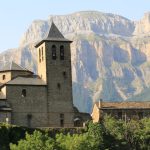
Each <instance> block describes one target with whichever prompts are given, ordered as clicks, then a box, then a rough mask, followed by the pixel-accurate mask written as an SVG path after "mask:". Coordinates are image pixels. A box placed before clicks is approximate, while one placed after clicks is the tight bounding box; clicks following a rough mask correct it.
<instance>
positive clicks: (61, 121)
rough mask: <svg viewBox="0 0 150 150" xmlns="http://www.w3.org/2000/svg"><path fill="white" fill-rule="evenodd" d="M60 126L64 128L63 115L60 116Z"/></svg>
mask: <svg viewBox="0 0 150 150" xmlns="http://www.w3.org/2000/svg"><path fill="white" fill-rule="evenodd" d="M60 126H61V127H64V114H60Z"/></svg>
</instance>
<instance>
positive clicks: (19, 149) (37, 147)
mask: <svg viewBox="0 0 150 150" xmlns="http://www.w3.org/2000/svg"><path fill="white" fill-rule="evenodd" d="M10 149H11V150H55V149H57V146H56V143H55V141H54V139H52V138H50V137H48V135H47V134H42V133H41V132H39V131H36V130H35V131H34V133H33V134H32V135H30V134H28V133H26V137H25V139H23V140H20V141H19V142H18V145H16V144H10Z"/></svg>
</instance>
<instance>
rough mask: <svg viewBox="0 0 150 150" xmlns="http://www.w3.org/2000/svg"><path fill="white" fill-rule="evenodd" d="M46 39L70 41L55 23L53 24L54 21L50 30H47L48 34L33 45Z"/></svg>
mask: <svg viewBox="0 0 150 150" xmlns="http://www.w3.org/2000/svg"><path fill="white" fill-rule="evenodd" d="M46 41H55V42H57V41H58V42H59V41H60V42H70V43H71V42H72V41H70V40H68V39H66V38H65V37H64V36H63V35H62V33H61V32H60V31H59V30H58V28H57V27H56V25H55V24H54V22H53V21H52V24H51V27H50V30H49V32H48V35H47V37H46V38H44V39H43V40H42V41H40V42H38V43H37V44H36V45H35V47H38V46H39V45H41V44H42V43H43V42H46Z"/></svg>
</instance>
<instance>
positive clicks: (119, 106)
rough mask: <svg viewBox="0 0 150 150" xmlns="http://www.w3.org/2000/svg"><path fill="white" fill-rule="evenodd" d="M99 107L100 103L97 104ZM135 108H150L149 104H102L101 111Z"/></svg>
mask: <svg viewBox="0 0 150 150" xmlns="http://www.w3.org/2000/svg"><path fill="white" fill-rule="evenodd" d="M96 105H97V107H99V102H96ZM133 108H149V109H150V101H149V102H131V101H130V102H129V101H128V102H102V103H101V109H133Z"/></svg>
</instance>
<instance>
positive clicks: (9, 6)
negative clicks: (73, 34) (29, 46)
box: [0, 0, 150, 52]
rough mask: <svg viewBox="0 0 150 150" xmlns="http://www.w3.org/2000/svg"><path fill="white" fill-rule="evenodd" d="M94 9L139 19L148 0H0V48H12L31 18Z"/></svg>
mask: <svg viewBox="0 0 150 150" xmlns="http://www.w3.org/2000/svg"><path fill="white" fill-rule="evenodd" d="M84 10H97V11H101V12H108V13H115V14H119V15H122V16H124V17H127V18H129V19H132V20H139V19H140V18H141V17H142V16H143V14H144V13H145V12H148V11H150V0H74V1H73V0H2V1H1V2H0V20H1V24H0V52H2V51H4V50H6V49H9V48H15V47H18V45H19V40H20V38H21V36H22V35H23V33H24V32H25V31H26V30H27V28H28V26H29V25H30V24H31V22H32V21H33V20H36V19H47V18H48V16H49V15H50V14H52V15H55V14H57V15H63V14H69V13H73V12H76V11H84Z"/></svg>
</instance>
